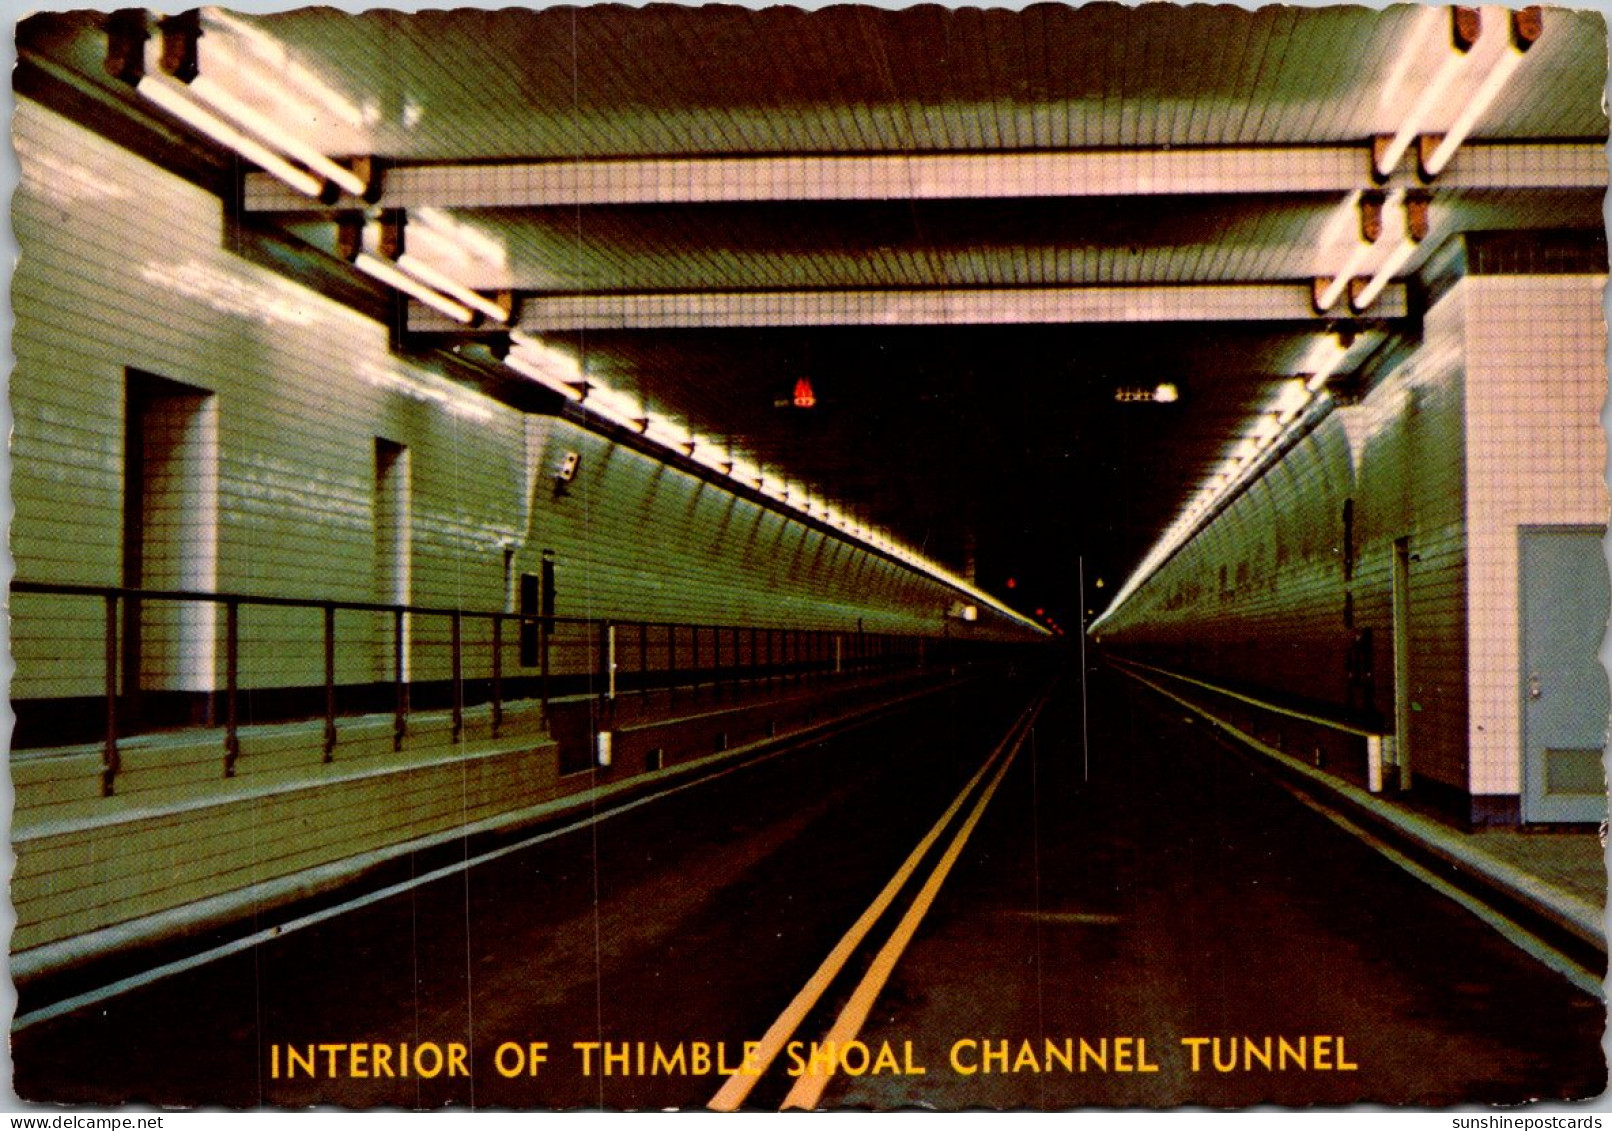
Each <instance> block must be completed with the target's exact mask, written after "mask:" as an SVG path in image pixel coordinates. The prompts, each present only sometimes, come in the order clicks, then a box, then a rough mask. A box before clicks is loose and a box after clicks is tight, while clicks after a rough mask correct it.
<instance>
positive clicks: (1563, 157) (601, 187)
mask: <svg viewBox="0 0 1612 1131" xmlns="http://www.w3.org/2000/svg"><path fill="white" fill-rule="evenodd" d="M1392 179H1393V180H1394V181H1395V182H1396V183H1405V184H1410V183H1411V182H1412V181H1413V179H1414V174H1412V173H1410V172H1408V171H1405V172H1397V173H1396V174H1395V175H1394V178H1392ZM1440 184H1443V185H1447V186H1448V187H1451V188H1472V189H1479V188H1493V189H1601V188H1605V187H1606V184H1607V163H1606V149H1605V147H1603V146H1598V145H1595V144H1593V143H1588V142H1576V141H1573V142H1558V141H1531V142H1518V143H1514V144H1513V143H1505V144H1493V143H1482V144H1479V143H1473V144H1470V145H1468V146H1466V147H1465V148H1464V149H1463V155H1462V158H1461V163H1460V165H1459V167H1457V168H1455V169H1451V170H1449V171H1448V172H1447V174H1446V175H1445V177H1444V179H1442V180H1441V181H1440ZM1359 187H1360V147H1359V146H1358V145H1308V146H1270V147H1264V146H1260V147H1245V148H1232V149H1218V148H1211V149H1193V148H1189V147H1172V148H1170V149H1164V148H1154V149H1127V150H1123V151H1114V150H1078V151H1058V152H1043V153H923V154H914V155H908V156H889V155H884V154H851V155H822V154H801V155H792V156H788V157H743V156H739V157H693V158H684V159H678V160H676V161H672V160H664V159H625V160H620V161H543V162H531V163H520V162H517V163H510V164H491V163H487V164H483V163H463V164H421V165H408V164H402V165H390V166H388V169H387V174H386V178H385V181H384V183H383V184H382V185H381V186H380V194H379V200H378V202H377V203H379V204H380V205H381V206H382V207H385V208H409V209H415V208H423V207H437V208H444V209H476V208H545V207H572V206H581V207H587V206H594V205H600V206H614V205H653V204H723V203H753V202H767V201H812V200H828V201H845V200H853V201H863V200H892V199H900V200H964V199H974V200H979V199H991V198H1009V197H1011V198H1015V199H1036V198H1042V199H1045V198H1075V197H1087V198H1090V197H1115V196H1204V195H1237V196H1265V195H1278V196H1285V195H1292V194H1295V193H1306V194H1309V193H1347V192H1350V191H1352V190H1354V189H1356V188H1359ZM243 206H244V208H245V209H246V210H247V211H248V212H283V211H305V210H306V209H307V208H308V207H309V205H308V202H307V200H305V199H304V198H302V197H301V196H297V195H294V194H291V193H288V192H286V191H285V190H284V189H283V188H282V187H281V186H280V185H278V184H277V183H276V182H275V181H273V180H272V179H271V178H268V177H257V176H250V175H249V176H248V177H247V179H246V191H245V194H244V196H243Z"/></svg>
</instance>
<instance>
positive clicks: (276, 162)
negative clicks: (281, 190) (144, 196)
mask: <svg viewBox="0 0 1612 1131" xmlns="http://www.w3.org/2000/svg"><path fill="white" fill-rule="evenodd" d="M134 89H135V91H136V93H138V94H139V95H140V96H141V97H142V98H145V99H146V100H148V101H149V102H151V103H152V104H153V105H156V106H159V107H161V108H162V109H163V110H166V111H167V112H168V113H170V114H172V115H173V116H174V117H176V118H178V119H179V120H180V121H182V122H184V123H185V124H186V125H188V126H190V127H191V128H192V129H194V130H196V131H197V132H198V133H202V134H205V135H207V136H208V137H210V138H212V139H213V140H214V141H216V142H218V143H219V144H220V145H222V146H224V147H225V148H227V149H233V150H234V151H235V152H236V153H238V154H240V155H241V156H242V157H244V158H246V159H247V160H248V161H250V162H252V164H254V165H256V166H257V167H258V168H260V169H262V170H263V171H264V172H265V173H269V174H270V175H272V176H275V177H278V178H279V179H280V180H282V181H284V182H285V183H286V184H288V185H290V186H291V187H292V188H294V189H296V190H297V191H298V192H301V193H305V194H307V195H308V196H318V195H319V194H320V193H322V192H323V191H324V189H325V183H324V181H322V180H320V179H319V178H318V177H316V176H314V175H313V174H312V173H310V172H308V171H307V170H305V169H299V168H298V167H297V166H295V165H293V164H292V163H291V162H289V161H287V160H286V159H285V158H283V157H281V156H280V155H279V154H278V153H275V152H273V151H272V150H270V149H269V148H268V147H267V146H264V145H261V144H259V143H258V142H256V141H254V140H253V139H252V138H250V137H247V136H246V135H245V134H243V133H242V132H241V131H240V130H238V129H236V128H235V127H234V126H232V125H230V124H229V123H228V122H226V121H224V119H222V118H220V117H218V116H217V115H216V114H214V113H213V112H212V111H211V110H208V109H207V108H206V107H203V106H199V105H197V104H196V103H195V102H192V101H191V100H190V99H189V98H188V97H187V96H186V95H184V94H183V93H181V92H180V90H179V88H177V87H175V86H170V85H169V84H168V83H167V82H165V81H163V80H162V79H158V78H153V77H152V76H151V75H145V76H144V77H142V78H141V79H140V81H139V82H138V83H137V84H135V88H134Z"/></svg>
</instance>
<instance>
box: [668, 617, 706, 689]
mask: <svg viewBox="0 0 1612 1131" xmlns="http://www.w3.org/2000/svg"><path fill="white" fill-rule="evenodd" d="M699 638H700V630H699V629H697V628H696V629H695V630H694V639H695V640H696V641H698V640H699ZM695 646H696V647H698V644H696V645H695ZM676 699H677V626H676V625H675V624H669V625H667V626H666V700H667V702H674V701H675V700H676Z"/></svg>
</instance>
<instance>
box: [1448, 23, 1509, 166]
mask: <svg viewBox="0 0 1612 1131" xmlns="http://www.w3.org/2000/svg"><path fill="white" fill-rule="evenodd" d="M1522 58H1523V56H1522V52H1521V51H1518V50H1517V48H1516V47H1515V46H1511V45H1508V46H1507V47H1506V49H1505V53H1504V54H1502V55H1501V57H1500V61H1499V62H1498V63H1496V64H1495V65H1494V67H1493V68H1492V69H1491V70H1490V71H1489V75H1488V77H1487V78H1485V79H1484V80H1483V85H1482V86H1480V87H1479V88H1478V89H1477V92H1476V93H1474V94H1473V95H1472V97H1471V98H1469V99H1468V100H1467V103H1466V107H1465V108H1464V109H1463V110H1462V111H1461V116H1460V117H1459V118H1457V119H1456V120H1455V123H1454V124H1453V125H1452V126H1450V129H1449V132H1448V133H1446V134H1445V135H1444V140H1442V141H1440V142H1439V143H1438V145H1437V147H1435V148H1434V150H1433V154H1432V156H1431V157H1429V158H1428V159H1427V164H1426V167H1425V169H1424V172H1426V174H1427V175H1428V176H1429V177H1436V176H1438V175H1439V173H1441V172H1443V171H1444V166H1446V165H1448V164H1449V163H1450V158H1451V157H1454V156H1455V151H1456V150H1457V149H1458V148H1460V145H1461V143H1462V142H1463V141H1465V140H1466V138H1467V135H1468V134H1470V133H1471V132H1472V127H1473V126H1475V125H1477V122H1478V119H1479V118H1481V117H1482V116H1483V113H1484V111H1486V110H1488V109H1489V106H1490V104H1491V103H1492V102H1494V100H1495V98H1496V97H1498V96H1499V94H1500V90H1501V88H1502V87H1504V86H1505V85H1506V82H1507V81H1508V80H1509V79H1510V78H1511V76H1512V74H1514V73H1515V72H1516V70H1517V66H1518V64H1520V63H1521V62H1522Z"/></svg>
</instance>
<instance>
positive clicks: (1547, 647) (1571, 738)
mask: <svg viewBox="0 0 1612 1131" xmlns="http://www.w3.org/2000/svg"><path fill="white" fill-rule="evenodd" d="M1519 533H1520V538H1521V543H1520V547H1519V549H1520V551H1521V558H1520V562H1519V566H1520V568H1519V571H1518V584H1519V586H1520V590H1521V597H1522V656H1521V659H1522V672H1521V674H1522V686H1521V689H1520V691H1521V698H1522V730H1523V794H1522V810H1523V812H1522V815H1523V820H1524V821H1529V822H1545V821H1592V822H1598V821H1601V820H1604V819H1605V818H1606V778H1605V776H1604V772H1603V770H1602V763H1601V755H1602V749H1603V747H1604V746H1605V744H1606V735H1607V717H1608V694H1607V676H1606V671H1605V670H1604V669H1603V668H1602V667H1601V661H1600V650H1601V637H1602V635H1603V634H1604V633H1605V631H1606V623H1607V610H1608V607H1609V603H1612V596H1609V587H1608V582H1607V568H1606V558H1605V556H1604V554H1603V552H1602V549H1601V539H1602V536H1603V535H1602V531H1600V530H1598V529H1585V528H1569V529H1561V528H1556V529H1552V528H1524V529H1522V530H1521V531H1520V532H1519Z"/></svg>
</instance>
